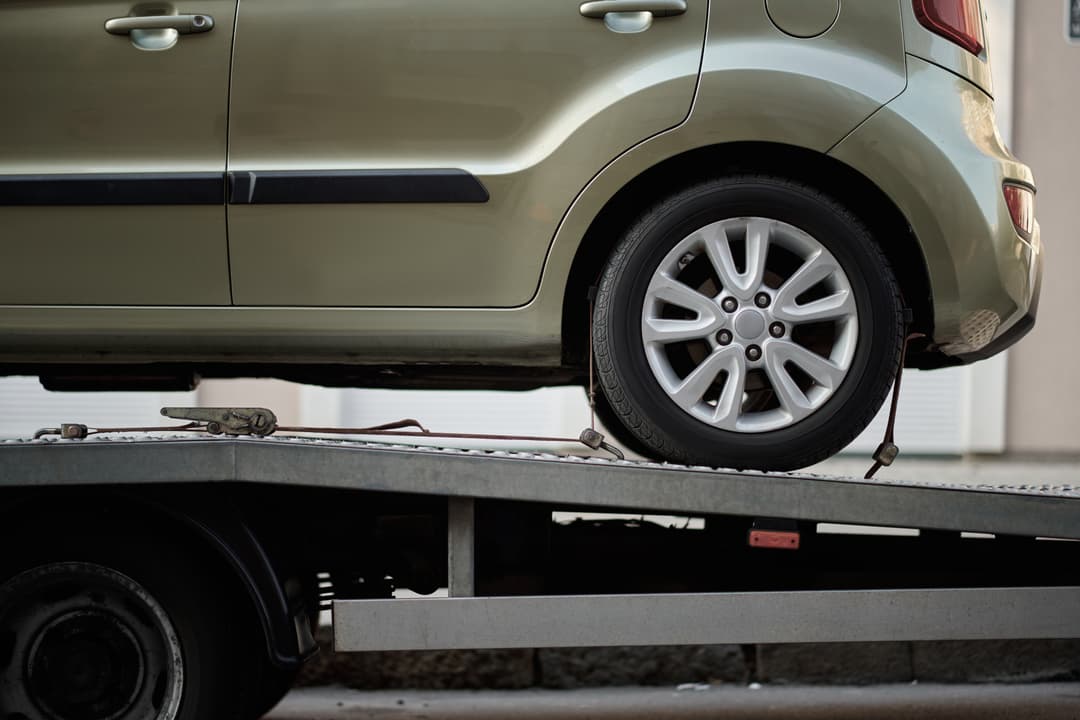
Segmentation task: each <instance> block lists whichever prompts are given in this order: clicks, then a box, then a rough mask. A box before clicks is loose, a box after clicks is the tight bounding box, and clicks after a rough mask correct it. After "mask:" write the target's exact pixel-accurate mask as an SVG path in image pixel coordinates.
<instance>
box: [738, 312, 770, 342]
mask: <svg viewBox="0 0 1080 720" xmlns="http://www.w3.org/2000/svg"><path fill="white" fill-rule="evenodd" d="M735 332H736V333H738V335H739V337H741V338H745V339H746V340H753V339H755V338H759V337H761V335H762V333H764V332H765V316H764V315H762V314H761V313H759V312H758V311H757V310H744V311H743V312H741V313H739V315H738V316H737V317H736V318H735Z"/></svg>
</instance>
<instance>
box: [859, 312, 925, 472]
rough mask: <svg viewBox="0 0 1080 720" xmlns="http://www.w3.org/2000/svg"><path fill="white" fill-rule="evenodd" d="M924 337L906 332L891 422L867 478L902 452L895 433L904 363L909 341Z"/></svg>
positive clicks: (890, 406) (893, 393)
mask: <svg viewBox="0 0 1080 720" xmlns="http://www.w3.org/2000/svg"><path fill="white" fill-rule="evenodd" d="M905 315H907V311H905ZM904 327H905V330H906V329H907V325H906V324H905V326H904ZM924 337H926V336H925V335H924V334H922V333H906V334H905V336H904V343H903V345H901V346H900V365H899V366H898V367H897V368H896V377H895V378H894V379H893V391H892V401H891V402H890V404H889V422H888V423H887V424H886V425H885V438H884V440H882V442H881V444H880V445H878V448H877V450H875V451H874V464H873V465H872V466H871V467H870V469H869V470H867V471H866V475H864V476H863V477H864V479H866V480H869V479H870V478H872V477H874V473H876V472H877V471H878V470H880V469H881V468H883V467H888V466H889V465H892V464H893V460H895V459H896V456H897V455H899V454H900V448H899V447H897V446H896V443H894V442H893V440H894V437H893V435H894V432H895V430H896V407H897V404H898V403H899V402H900V379H901V377H902V376H903V374H904V363H905V362H906V361H907V351H908V343H910V342H911V341H912V340H917V339H919V338H924Z"/></svg>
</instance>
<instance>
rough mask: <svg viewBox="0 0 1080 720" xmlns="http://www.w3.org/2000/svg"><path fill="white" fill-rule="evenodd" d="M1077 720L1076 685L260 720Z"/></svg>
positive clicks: (438, 708)
mask: <svg viewBox="0 0 1080 720" xmlns="http://www.w3.org/2000/svg"><path fill="white" fill-rule="evenodd" d="M391 718H392V719H393V720H465V719H466V718H468V719H469V720H496V719H498V720H504V719H505V718H513V720H567V719H572V720H585V719H588V720H638V719H640V720H699V719H700V720H706V719H708V720H728V719H730V720H735V719H736V718H738V720H912V718H928V719H929V718H932V719H933V720H1013V719H1014V718H1016V719H1021V718H1022V719H1023V720H1077V719H1080V683H1048V684H1042V685H887V686H876V687H868V688H847V687H842V688H828V687H765V688H759V689H752V688H744V687H731V686H716V687H709V686H697V687H696V688H695V689H684V690H676V689H674V688H670V687H669V688H599V689H587V690H518V691H506V690H502V691H480V692H475V691H423V690H396V691H395V690H379V691H373V692H359V691H355V690H346V689H343V688H305V689H300V690H294V691H293V692H292V693H290V694H289V695H288V696H287V697H286V698H285V700H284V701H283V702H282V704H281V705H279V706H278V707H277V708H276V709H275V710H274V711H273V712H271V713H270V715H268V716H267V717H266V719H265V720H361V719H362V720H383V719H386V720H389V719H391Z"/></svg>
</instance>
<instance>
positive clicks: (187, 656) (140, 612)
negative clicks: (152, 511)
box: [0, 538, 257, 720]
mask: <svg viewBox="0 0 1080 720" xmlns="http://www.w3.org/2000/svg"><path fill="white" fill-rule="evenodd" d="M130 540H131V541H130V542H125V543H120V542H96V541H89V542H83V543H81V544H80V545H79V546H78V547H77V548H76V547H73V548H71V549H70V550H67V551H63V552H58V551H53V552H50V553H49V556H50V557H49V559H35V560H34V561H33V562H30V563H24V568H25V569H22V570H20V571H17V572H15V573H14V574H13V575H12V576H10V577H8V578H7V579H6V580H5V581H4V582H3V583H2V584H0V709H2V712H0V717H3V718H4V720H30V719H31V718H35V719H36V718H43V717H44V718H49V719H50V720H145V719H150V718H153V719H154V720H195V719H196V718H198V719H199V720H219V719H221V720H224V719H225V718H229V719H230V720H232V719H236V718H254V717H256V716H255V715H252V714H250V711H248V712H245V711H244V708H245V707H251V698H252V697H253V696H254V690H255V688H254V687H252V685H253V681H254V677H255V676H254V674H253V672H252V670H251V666H252V663H250V662H243V659H244V655H243V653H244V652H245V651H246V650H249V649H250V648H251V647H252V645H251V643H252V642H255V641H257V638H256V637H254V636H255V633H251V632H249V626H250V625H251V623H250V622H247V621H246V619H245V618H244V617H243V616H242V615H240V616H238V615H237V610H238V606H237V605H236V604H235V603H230V602H229V601H228V596H227V593H225V592H223V588H226V587H228V578H227V577H223V576H221V573H218V572H215V569H214V568H213V567H212V563H201V562H197V561H196V558H195V557H193V556H192V555H190V554H187V553H185V552H182V551H181V549H180V548H178V547H176V546H174V545H171V544H169V545H166V544H160V545H158V544H156V543H152V542H148V541H147V540H146V539H145V538H139V539H137V540H136V539H130ZM248 657H250V656H248Z"/></svg>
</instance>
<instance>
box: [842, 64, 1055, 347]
mask: <svg viewBox="0 0 1080 720" xmlns="http://www.w3.org/2000/svg"><path fill="white" fill-rule="evenodd" d="M831 154H832V155H833V156H834V157H836V158H837V159H839V160H841V161H843V162H845V163H847V164H848V165H850V166H852V167H853V168H855V169H856V170H858V171H859V172H861V173H862V174H863V175H865V176H867V177H868V178H869V179H870V180H872V181H873V182H875V183H876V184H877V185H878V187H880V188H881V189H882V190H883V191H884V192H885V193H886V194H887V195H888V196H889V197H890V198H891V199H892V200H893V202H895V203H896V205H897V206H898V207H899V209H900V210H901V212H902V213H903V214H904V216H905V217H906V218H907V220H908V223H909V224H910V225H911V229H912V230H913V232H914V234H915V236H916V238H917V239H918V242H919V246H920V248H921V249H922V253H923V259H924V260H925V262H926V267H927V269H928V274H929V278H930V286H931V292H932V295H933V298H932V299H933V307H934V317H933V327H934V330H933V337H932V338H931V349H933V350H937V351H938V352H940V353H942V354H944V355H946V356H951V358H950V360H951V362H947V364H954V363H962V362H971V361H974V360H978V359H982V358H984V357H989V356H990V355H993V354H995V353H997V352H1000V351H1001V350H1004V349H1005V348H1007V347H1009V346H1010V345H1012V344H1013V343H1015V342H1016V341H1017V340H1019V339H1020V337H1022V336H1023V335H1024V334H1026V332H1027V331H1028V330H1030V328H1031V325H1032V324H1033V323H1034V317H1035V313H1036V310H1037V306H1038V294H1039V286H1040V283H1041V274H1042V263H1043V258H1042V241H1041V237H1040V231H1039V228H1038V225H1037V224H1036V228H1035V231H1034V233H1033V234H1032V237H1031V238H1030V239H1029V240H1025V239H1023V238H1021V237H1020V236H1019V235H1018V234H1017V232H1016V230H1015V229H1014V227H1013V224H1012V219H1011V217H1010V215H1009V210H1008V207H1007V206H1006V204H1005V199H1004V195H1003V192H1002V185H1003V183H1005V182H1006V181H1011V182H1019V183H1023V184H1026V185H1030V186H1032V187H1034V180H1033V178H1032V174H1031V170H1030V169H1029V168H1028V167H1027V166H1026V165H1024V164H1022V163H1020V162H1019V161H1018V160H1016V158H1014V157H1013V156H1012V155H1011V154H1010V153H1009V151H1008V149H1006V147H1005V145H1004V143H1003V142H1002V140H1001V137H1000V135H999V134H998V131H997V127H996V125H995V122H994V104H993V100H992V99H991V98H990V97H989V96H988V95H986V93H984V92H983V91H982V90H980V89H979V88H978V87H976V86H975V85H972V84H971V83H969V82H968V81H966V80H964V79H962V78H960V77H958V76H956V75H954V74H952V73H950V72H948V71H946V70H944V69H942V68H940V67H938V66H936V65H933V64H931V63H928V62H926V61H924V60H921V59H919V58H916V57H912V56H908V87H907V89H906V90H905V91H904V92H903V93H902V94H901V95H900V96H899V97H897V98H896V99H895V100H893V101H892V102H891V103H889V104H888V105H886V106H885V107H884V108H882V109H881V110H880V111H878V112H877V113H876V114H875V115H874V116H872V117H871V118H870V119H869V120H867V121H866V122H865V123H863V124H862V125H861V126H860V127H859V128H858V129H857V130H856V131H855V132H853V133H852V134H851V135H850V136H848V137H847V138H845V140H844V141H843V142H841V143H840V144H839V145H837V147H836V148H834V149H833V150H832V152H831Z"/></svg>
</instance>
